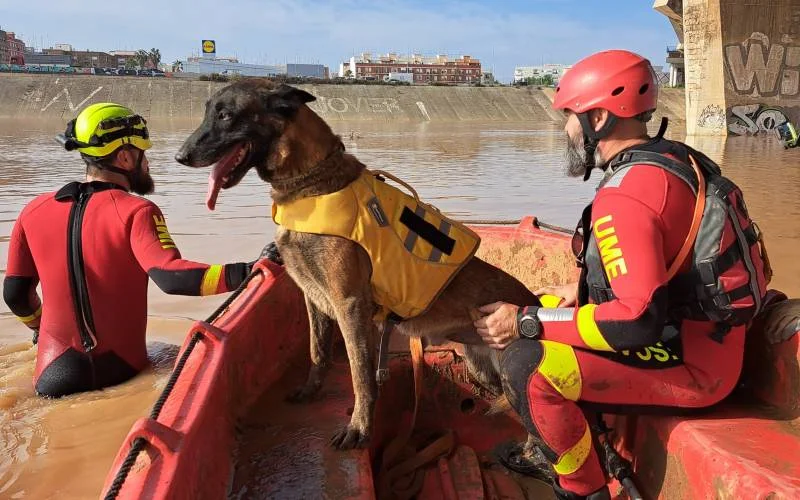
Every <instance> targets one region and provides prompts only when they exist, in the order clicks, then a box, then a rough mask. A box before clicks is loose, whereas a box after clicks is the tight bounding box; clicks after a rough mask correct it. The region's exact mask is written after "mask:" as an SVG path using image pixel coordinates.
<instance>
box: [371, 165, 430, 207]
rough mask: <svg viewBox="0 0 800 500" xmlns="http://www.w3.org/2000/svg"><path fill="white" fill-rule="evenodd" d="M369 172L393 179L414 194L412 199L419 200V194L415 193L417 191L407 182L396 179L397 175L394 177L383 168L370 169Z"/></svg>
mask: <svg viewBox="0 0 800 500" xmlns="http://www.w3.org/2000/svg"><path fill="white" fill-rule="evenodd" d="M370 173H371V174H372V175H380V176H383V177H387V178H389V179H391V180H393V181H395V182H396V183H398V184H400V185H401V186H403V187H404V188H406V189H408V190H409V191H411V194H412V195H413V196H414V199H415V200H417V201H419V195H418V194H417V192H416V191H415V190H414V188H412V187H411V186H409V185H408V183H406V182H405V181H402V180H400V179H398V178H397V177H395V176H394V175H392V174H390V173H389V172H387V171H385V170H370Z"/></svg>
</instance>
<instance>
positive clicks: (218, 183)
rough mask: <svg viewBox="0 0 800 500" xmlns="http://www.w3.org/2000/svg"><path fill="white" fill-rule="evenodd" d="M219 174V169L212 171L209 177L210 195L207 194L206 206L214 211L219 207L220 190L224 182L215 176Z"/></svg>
mask: <svg viewBox="0 0 800 500" xmlns="http://www.w3.org/2000/svg"><path fill="white" fill-rule="evenodd" d="M216 172H217V169H216V168H215V169H214V170H212V171H211V173H210V174H209V175H208V193H206V206H207V207H208V209H209V210H214V208H216V206H217V196H219V190H220V189H221V188H222V180H221V179H220V178H219V177H218V176H215V175H214V174H215V173H216Z"/></svg>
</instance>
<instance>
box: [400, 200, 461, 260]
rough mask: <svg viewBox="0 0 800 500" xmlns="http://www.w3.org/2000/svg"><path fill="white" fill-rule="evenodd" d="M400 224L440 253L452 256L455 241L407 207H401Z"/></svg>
mask: <svg viewBox="0 0 800 500" xmlns="http://www.w3.org/2000/svg"><path fill="white" fill-rule="evenodd" d="M400 223H401V224H403V225H404V226H406V227H407V228H408V230H409V231H411V232H413V233H416V234H417V235H418V236H419V237H420V238H422V239H423V240H425V241H427V242H428V243H430V244H431V246H433V247H435V248H436V249H437V250H439V251H440V252H442V253H444V254H447V255H452V254H453V248H455V246H456V240H454V239H453V238H451V237H449V236H447V235H446V234H444V233H442V232H441V231H439V229H438V228H437V227H436V226H434V225H433V224H431V223H430V222H428V221H426V220H425V218H424V217H421V216H419V215H417V214H416V213H414V212H412V211H411V210H410V209H409V208H408V207H403V212H402V213H401V214H400ZM408 250H409V251H410V250H411V249H410V248H408Z"/></svg>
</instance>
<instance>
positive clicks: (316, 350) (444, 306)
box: [175, 79, 539, 449]
mask: <svg viewBox="0 0 800 500" xmlns="http://www.w3.org/2000/svg"><path fill="white" fill-rule="evenodd" d="M314 100H315V98H314V96H312V95H311V94H309V93H308V92H305V91H303V90H299V89H296V88H293V87H289V86H286V85H283V86H281V87H279V88H277V89H274V88H273V86H272V84H270V83H269V82H265V81H260V80H253V79H248V80H242V81H240V82H236V83H234V84H231V85H228V86H227V87H224V88H223V89H221V90H219V91H218V92H217V93H216V94H215V95H214V96H212V97H211V99H210V100H209V101H208V102H207V103H206V114H205V118H204V120H203V122H202V124H200V126H199V127H198V128H197V130H195V132H194V133H192V135H191V136H190V137H189V138H188V139H186V142H185V143H184V144H183V146H182V147H181V149H180V151H179V152H178V154H177V155H176V156H175V159H176V160H177V161H178V162H180V163H182V164H184V165H188V166H191V167H207V166H209V165H211V164H214V163H216V165H215V167H214V170H213V172H212V173H211V177H210V180H209V196H208V200H207V203H208V205H209V208H212V209H213V207H214V204H215V203H216V199H217V195H218V193H219V190H220V188H225V189H227V188H230V187H233V186H234V185H236V184H237V183H238V182H239V181H240V180H241V179H242V177H244V175H245V173H247V171H248V170H249V169H250V168H252V167H255V169H256V171H257V172H258V175H259V177H261V178H262V179H263V180H265V181H266V182H269V183H270V184H271V185H272V198H273V200H275V201H276V202H278V203H285V202H289V201H292V200H296V199H299V198H303V197H308V196H315V195H320V194H327V193H332V192H336V191H339V190H341V189H342V188H344V187H345V186H347V185H348V184H350V183H351V182H353V181H354V180H355V179H356V178H357V177H358V176H359V175H360V174H361V173H362V171H363V170H364V168H365V166H364V165H363V164H362V163H361V162H359V161H358V160H357V159H356V158H355V157H354V156H352V155H350V154H346V153H344V152H343V151H344V147H343V145H342V143H341V140H340V138H339V137H338V136H336V135H334V133H333V132H332V131H331V129H330V127H329V126H328V125H327V124H326V123H325V122H324V121H323V120H322V119H321V118H320V117H319V116H317V115H316V114H315V113H314V112H313V111H311V109H309V108H308V106H306V105H305V103H308V102H311V101H314ZM275 242H276V243H277V246H278V249H279V250H280V253H281V256H282V258H283V260H284V263H285V265H286V269H287V271H288V272H289V275H290V276H291V277H292V278H293V279H294V281H295V282H296V283H297V285H298V286H299V287H300V289H301V290H302V291H303V293H304V294H305V300H306V307H307V308H308V315H309V324H310V325H311V361H312V367H311V370H310V373H309V375H308V380H307V381H306V383H305V385H304V386H302V387H301V388H299V389H298V390H297V391H296V392H294V393H293V394H292V395H291V396H290V398H291V399H292V400H294V401H305V400H308V399H309V398H311V397H312V396H313V395H314V394H316V392H317V391H318V390H319V388H320V386H321V384H322V380H323V377H324V375H325V372H326V370H327V369H328V367H329V365H330V361H329V358H330V348H331V345H332V334H333V331H334V322H337V323H338V325H339V328H340V329H341V331H342V335H343V337H344V342H345V347H346V349H347V356H348V359H349V361H350V370H351V373H352V378H353V392H354V394H355V405H354V408H353V414H352V417H351V420H350V423H349V425H347V427H345V428H344V429H342V430H341V431H340V432H338V433H336V435H334V436H333V438H332V440H331V442H332V444H333V445H334V446H336V447H338V448H340V449H347V448H353V447H362V446H364V445H365V444H366V443H367V441H368V439H369V437H370V431H371V429H372V415H373V410H374V406H375V399H376V395H377V385H376V382H375V378H374V373H375V369H374V365H375V345H376V343H375V341H376V338H377V330H378V328H376V325H375V324H374V322H373V320H372V317H373V314H374V313H375V312H376V310H377V309H376V304H375V302H374V301H373V297H372V292H371V288H370V273H371V264H370V260H369V256H368V255H367V253H366V251H364V250H363V249H362V248H361V247H360V246H359V245H358V244H357V243H354V242H352V241H350V240H347V239H344V238H339V237H335V236H324V235H316V234H309V233H299V232H294V231H289V230H286V229H283V228H278V231H277V234H276V238H275ZM498 300H502V301H506V302H510V303H512V304H524V305H536V304H538V303H539V301H538V299H537V298H536V296H535V295H533V294H532V293H531V292H530V291H529V290H528V289H527V288H525V286H524V285H523V284H522V283H520V282H519V281H517V280H516V279H514V278H513V277H512V276H510V275H509V274H507V273H505V272H503V271H501V270H500V269H497V268H496V267H494V266H492V265H490V264H487V263H486V262H484V261H482V260H480V259H478V258H472V259H471V260H470V261H469V262H468V263H467V264H466V265H465V266H464V267H463V268H462V270H461V271H460V272H459V273H458V275H457V276H456V277H455V278H454V279H453V280H452V281H451V282H450V284H449V285H448V286H447V288H446V289H445V290H444V291H443V292H442V293H441V295H440V296H439V297H438V299H436V301H435V302H434V303H433V304H432V305H431V307H430V309H429V310H428V311H427V312H425V313H424V314H422V315H420V316H417V317H414V318H412V319H409V320H407V321H404V322H402V323H400V324H399V325H398V326H397V328H396V330H397V331H399V332H400V333H402V334H405V335H419V336H423V337H426V338H427V339H429V340H430V341H432V342H433V343H439V342H443V341H446V340H453V341H457V342H461V343H465V344H471V345H467V346H465V352H466V353H467V363H468V367H469V368H470V371H471V372H472V375H473V376H474V377H476V378H477V380H478V381H479V382H480V383H482V384H483V385H486V386H488V387H489V388H490V389H493V390H494V391H496V392H500V391H501V390H502V389H501V387H500V386H501V384H500V377H499V374H498V361H497V356H498V354H497V352H496V351H493V350H491V349H489V348H488V347H486V346H484V345H483V344H482V342H481V339H480V337H479V336H478V334H477V332H476V331H475V329H474V328H473V325H472V321H473V318H472V317H471V311H474V310H475V309H477V308H478V307H480V306H482V305H484V304H487V303H490V302H494V301H498Z"/></svg>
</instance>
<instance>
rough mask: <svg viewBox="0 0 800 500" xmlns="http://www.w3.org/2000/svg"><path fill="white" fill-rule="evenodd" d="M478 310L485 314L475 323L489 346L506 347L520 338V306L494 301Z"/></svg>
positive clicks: (479, 333)
mask: <svg viewBox="0 0 800 500" xmlns="http://www.w3.org/2000/svg"><path fill="white" fill-rule="evenodd" d="M478 311H480V312H481V314H484V316H482V317H481V318H479V319H477V320H476V321H475V322H474V323H473V325H474V326H475V329H476V330H477V331H478V335H480V336H481V338H482V339H483V341H484V342H485V343H486V345H488V346H489V347H493V348H495V349H505V348H506V347H507V346H508V345H509V344H510V343H511V342H514V341H515V340H517V339H518V338H519V331H518V330H517V313H518V312H519V306H515V305H514V304H509V303H507V302H493V303H491V304H487V305H485V306H482V307H480V308H478Z"/></svg>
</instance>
